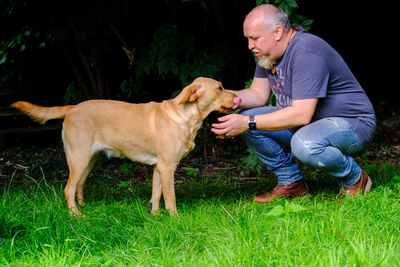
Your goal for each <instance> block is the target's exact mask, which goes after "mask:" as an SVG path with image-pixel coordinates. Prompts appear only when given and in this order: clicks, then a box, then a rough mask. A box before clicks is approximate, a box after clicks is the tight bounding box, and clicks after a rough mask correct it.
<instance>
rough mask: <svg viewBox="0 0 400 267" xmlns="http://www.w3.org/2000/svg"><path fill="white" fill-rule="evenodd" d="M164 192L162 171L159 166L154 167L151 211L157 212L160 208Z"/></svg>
mask: <svg viewBox="0 0 400 267" xmlns="http://www.w3.org/2000/svg"><path fill="white" fill-rule="evenodd" d="M161 194H162V185H161V179H160V173H159V172H158V171H157V168H156V167H154V171H153V192H152V194H151V200H150V202H151V203H152V209H151V213H155V212H156V211H157V210H158V209H159V208H160V199H161Z"/></svg>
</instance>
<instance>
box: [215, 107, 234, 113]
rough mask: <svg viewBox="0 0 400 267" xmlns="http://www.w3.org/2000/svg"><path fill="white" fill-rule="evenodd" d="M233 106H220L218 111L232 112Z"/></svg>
mask: <svg viewBox="0 0 400 267" xmlns="http://www.w3.org/2000/svg"><path fill="white" fill-rule="evenodd" d="M233 110H234V109H233V108H227V107H224V106H222V107H221V108H220V109H219V110H218V111H219V112H221V113H225V114H231V113H232V112H233Z"/></svg>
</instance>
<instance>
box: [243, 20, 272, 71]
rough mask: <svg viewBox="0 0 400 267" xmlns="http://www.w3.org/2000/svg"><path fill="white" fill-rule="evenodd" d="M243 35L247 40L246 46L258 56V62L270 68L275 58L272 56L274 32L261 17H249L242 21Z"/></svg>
mask: <svg viewBox="0 0 400 267" xmlns="http://www.w3.org/2000/svg"><path fill="white" fill-rule="evenodd" d="M243 32H244V36H245V37H246V38H247V40H248V47H249V49H250V50H251V51H252V52H253V53H254V55H255V56H256V57H258V58H259V61H258V64H259V65H260V66H262V67H264V68H267V69H270V68H271V67H272V65H273V64H274V62H275V60H276V59H277V58H275V57H274V48H275V46H276V42H277V40H276V36H275V32H271V31H270V29H267V27H266V26H265V24H264V21H263V20H262V17H261V19H260V17H249V18H246V20H245V21H244V23H243Z"/></svg>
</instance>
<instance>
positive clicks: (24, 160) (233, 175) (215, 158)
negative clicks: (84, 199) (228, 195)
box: [0, 123, 400, 185]
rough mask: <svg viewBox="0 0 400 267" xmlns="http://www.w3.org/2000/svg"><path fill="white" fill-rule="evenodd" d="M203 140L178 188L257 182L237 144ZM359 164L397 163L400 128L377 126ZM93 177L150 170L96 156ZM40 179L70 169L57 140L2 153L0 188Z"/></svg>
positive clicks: (61, 176)
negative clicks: (200, 182) (196, 182)
mask: <svg viewBox="0 0 400 267" xmlns="http://www.w3.org/2000/svg"><path fill="white" fill-rule="evenodd" d="M43 138H44V139H46V137H43ZM205 138H206V139H207V140H206V143H208V146H203V147H198V148H197V152H196V153H193V154H192V155H190V156H189V157H188V158H186V159H184V160H183V161H182V162H181V164H180V165H179V166H178V169H177V171H176V174H175V180H176V183H177V184H179V183H182V182H184V181H185V180H187V179H197V178H198V177H215V176H220V177H230V178H229V179H231V180H233V182H234V183H239V184H240V183H249V182H252V181H254V182H256V181H257V179H258V175H259V174H257V173H256V172H255V171H254V170H252V169H251V168H249V167H248V166H246V164H244V162H243V156H244V155H246V152H244V151H245V150H246V147H245V146H244V144H243V143H242V142H241V141H240V140H218V139H214V137H213V136H209V135H208V136H207V135H206V137H205ZM25 143H26V142H25ZM357 160H358V161H359V162H360V163H361V164H383V163H391V164H400V125H399V126H398V127H394V128H388V127H385V126H384V125H383V124H382V123H378V125H377V131H376V135H375V138H374V142H372V144H371V145H370V147H369V149H368V151H367V152H365V153H364V154H363V155H362V156H360V157H358V158H357ZM92 173H93V174H94V175H96V176H102V177H107V178H110V179H111V178H113V179H115V178H116V179H115V180H116V182H119V181H121V180H126V179H127V177H130V178H132V177H134V178H133V181H132V182H140V181H144V180H148V179H151V176H152V167H151V166H146V165H143V164H138V163H132V162H130V161H129V160H127V159H125V160H121V159H107V158H106V157H100V160H99V163H98V164H97V165H96V167H95V168H94V170H93V171H92ZM262 173H263V174H264V175H270V174H268V173H267V171H266V170H262ZM93 174H92V175H93ZM221 174H229V175H221ZM43 177H46V180H48V181H50V182H63V183H64V182H66V181H67V179H68V168H67V165H66V162H65V157H64V152H63V148H62V143H61V141H60V140H59V139H58V141H56V142H50V144H46V143H45V144H41V145H40V146H38V145H26V144H25V145H24V146H13V147H8V148H6V149H4V150H3V151H1V152H0V185H5V184H9V183H15V184H32V183H35V180H37V179H42V178H43Z"/></svg>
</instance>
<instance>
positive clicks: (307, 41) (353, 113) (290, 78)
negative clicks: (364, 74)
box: [254, 28, 375, 141]
mask: <svg viewBox="0 0 400 267" xmlns="http://www.w3.org/2000/svg"><path fill="white" fill-rule="evenodd" d="M297 30H298V31H297V33H296V34H295V35H294V36H293V38H292V40H291V41H290V43H289V45H288V47H287V49H286V51H285V53H284V55H283V56H282V58H281V59H280V61H279V62H278V63H277V64H276V66H275V67H276V73H274V74H272V72H271V71H270V70H267V69H265V68H262V67H260V66H259V65H258V64H257V66H256V70H255V74H254V77H256V78H268V79H269V82H270V84H271V89H272V91H273V93H274V94H275V96H276V100H277V106H278V108H284V107H287V106H291V105H292V100H298V99H309V98H318V104H317V108H316V111H315V114H314V116H313V118H312V121H316V120H319V119H322V118H326V117H342V118H344V119H346V120H347V121H348V122H349V123H350V124H351V126H352V127H353V128H354V130H355V131H356V133H357V135H358V136H359V137H360V139H361V140H362V141H369V140H370V139H371V138H372V137H373V134H374V131H375V112H374V108H373V106H372V104H371V102H370V100H369V99H368V96H367V95H366V94H365V92H364V90H363V89H362V87H361V85H360V84H359V83H358V81H357V80H356V78H355V77H354V75H353V73H352V72H351V71H350V69H349V67H348V66H347V64H346V63H345V62H344V60H343V58H342V57H341V56H340V55H339V53H338V52H336V51H335V50H334V49H333V48H332V47H331V46H330V45H329V44H328V43H326V42H325V41H324V40H322V39H321V38H319V37H317V36H315V35H313V34H310V33H308V32H306V31H305V30H303V29H302V28H298V29H297Z"/></svg>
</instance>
